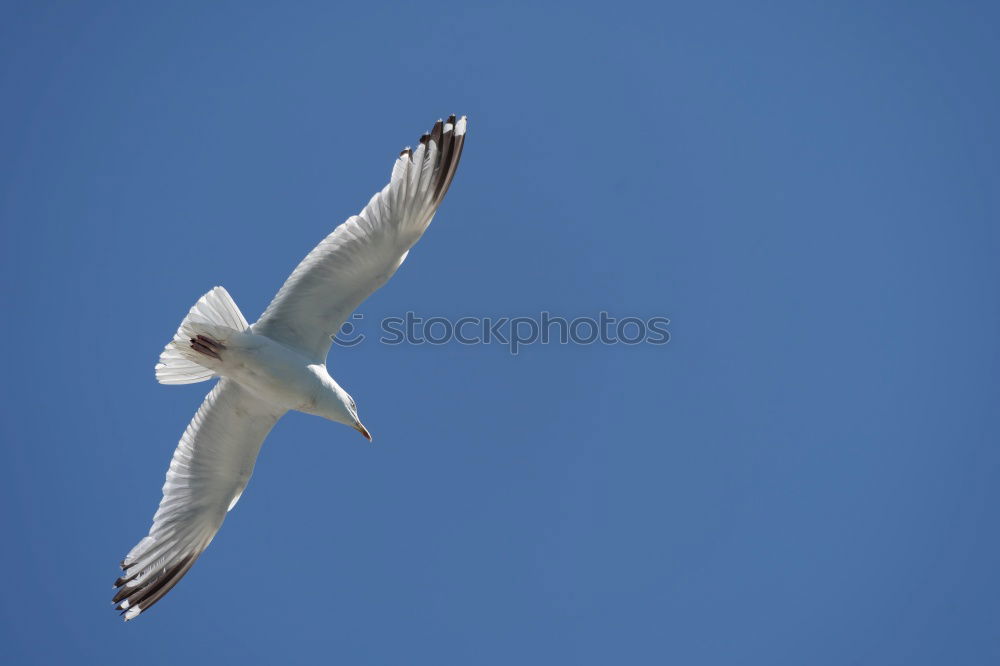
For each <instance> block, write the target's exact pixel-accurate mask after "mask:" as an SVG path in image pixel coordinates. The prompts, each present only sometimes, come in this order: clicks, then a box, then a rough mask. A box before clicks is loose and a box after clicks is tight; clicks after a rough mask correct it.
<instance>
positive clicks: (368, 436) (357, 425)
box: [354, 422, 372, 442]
mask: <svg viewBox="0 0 1000 666" xmlns="http://www.w3.org/2000/svg"><path fill="white" fill-rule="evenodd" d="M354 429H355V430H357V431H358V432H360V433H361V434H362V435H364V436H365V439H367V440H368V441H369V442H370V441H372V435H371V433H370V432H368V428H366V427H364V426H363V425H361V423H360V422H358V423H355V424H354Z"/></svg>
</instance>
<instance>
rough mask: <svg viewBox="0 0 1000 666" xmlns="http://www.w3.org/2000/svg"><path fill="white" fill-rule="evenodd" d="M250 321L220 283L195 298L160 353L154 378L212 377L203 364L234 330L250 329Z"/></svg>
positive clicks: (166, 381) (182, 381)
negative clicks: (172, 337) (196, 300)
mask: <svg viewBox="0 0 1000 666" xmlns="http://www.w3.org/2000/svg"><path fill="white" fill-rule="evenodd" d="M249 330H250V324H248V323H247V320H246V318H245V317H244V316H243V313H242V312H240V309H239V308H238V307H237V306H236V302H235V301H233V298H232V296H230V295H229V292H228V291H226V290H225V289H224V288H223V287H215V288H214V289H212V291H210V292H208V293H207V294H205V295H204V296H202V297H201V298H199V299H198V302H197V303H195V304H194V307H192V308H191V310H190V312H188V314H187V316H186V317H185V318H184V321H182V322H181V325H180V328H178V329H177V332H176V333H175V334H174V339H173V340H171V341H170V342H169V343H168V344H167V346H166V347H165V348H164V350H163V353H161V354H160V362H159V363H157V364H156V379H157V381H159V382H160V383H161V384H194V383H195V382H202V381H205V380H206V379H211V378H212V377H214V376H215V371H214V370H212V369H211V368H209V367H206V365H205V363H206V362H208V363H211V361H210V359H211V358H213V357H214V358H219V356H218V352H219V349H225V346H224V344H223V343H224V342H225V338H227V337H228V334H229V333H231V332H233V331H238V332H240V333H245V332H249Z"/></svg>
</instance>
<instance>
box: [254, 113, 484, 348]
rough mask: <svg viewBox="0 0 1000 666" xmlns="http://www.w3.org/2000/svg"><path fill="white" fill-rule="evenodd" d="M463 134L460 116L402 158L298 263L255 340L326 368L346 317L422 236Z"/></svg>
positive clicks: (446, 185) (458, 155)
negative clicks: (356, 209)
mask: <svg viewBox="0 0 1000 666" xmlns="http://www.w3.org/2000/svg"><path fill="white" fill-rule="evenodd" d="M465 127H466V119H465V117H464V116H463V117H462V118H459V119H457V120H456V119H455V116H451V117H450V118H448V120H447V121H440V120H439V121H438V122H437V123H436V124H435V125H434V128H433V129H432V130H431V132H429V133H428V134H425V135H423V136H422V137H421V139H420V144H419V145H418V146H417V148H416V150H411V149H409V148H406V149H405V150H403V151H402V152H401V153H400V154H399V158H398V159H397V160H396V163H395V166H394V167H393V170H392V177H391V179H390V181H389V184H388V185H386V186H385V187H384V188H383V189H382V191H381V192H378V193H377V194H376V195H375V196H373V197H372V199H371V201H369V202H368V205H367V206H365V209H364V210H363V211H361V213H360V214H358V215H355V216H353V217H351V218H349V219H348V220H347V221H346V222H344V223H343V224H341V225H340V226H339V227H337V228H336V229H334V231H333V233H331V234H330V235H329V236H327V237H326V238H325V239H324V240H323V241H322V242H321V243H320V244H319V245H317V246H316V247H315V248H314V249H313V250H312V252H310V253H309V254H308V256H306V258H305V259H303V260H302V262H301V263H300V264H299V265H298V267H297V268H296V269H295V270H294V271H293V272H292V274H291V276H290V277H289V278H288V280H286V281H285V284H284V285H283V286H282V287H281V290H280V291H279V292H278V294H277V295H276V296H275V297H274V300H273V301H271V304H270V305H269V306H268V308H267V310H265V311H264V314H263V315H261V318H260V319H259V320H258V321H257V323H255V324H254V325H253V330H254V332H255V333H260V334H262V335H266V336H268V337H270V338H272V339H274V340H277V341H279V342H281V343H283V344H285V345H287V346H289V347H293V348H295V349H297V350H299V351H300V352H302V353H304V354H306V355H307V356H308V357H309V358H311V359H313V360H314V361H316V362H319V363H321V362H323V361H324V360H325V359H326V355H327V352H328V351H329V349H330V343H331V339H332V337H333V336H334V335H336V333H337V331H338V330H340V327H341V325H343V323H344V321H346V319H347V317H349V316H350V314H351V313H352V312H353V311H354V310H355V308H357V307H358V305H359V304H360V303H361V302H362V301H363V300H364V299H365V298H367V297H368V296H369V295H370V294H371V293H372V292H373V291H375V290H376V289H378V288H379V287H381V286H382V285H383V284H385V282H386V281H387V280H388V279H389V278H390V277H392V274H393V273H395V272H396V269H397V268H399V265H400V264H402V263H403V260H404V259H405V258H406V254H407V252H409V250H410V248H411V247H412V246H413V244H414V243H416V242H417V240H419V238H420V236H421V235H422V234H423V233H424V230H426V229H427V226H428V225H429V224H430V222H431V219H432V218H433V217H434V213H435V212H436V211H437V209H438V206H440V205H441V201H442V200H443V199H444V195H445V193H446V192H447V191H448V188H449V186H450V185H451V182H452V179H453V178H454V176H455V170H456V169H457V168H458V162H459V159H460V158H461V155H462V147H463V146H464V143H465Z"/></svg>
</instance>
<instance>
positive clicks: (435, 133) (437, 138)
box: [431, 118, 444, 147]
mask: <svg viewBox="0 0 1000 666" xmlns="http://www.w3.org/2000/svg"><path fill="white" fill-rule="evenodd" d="M443 129H444V121H443V120H441V119H440V118H438V121H437V122H436V123H434V128H433V129H432V130H431V141H433V142H434V143H436V144H437V145H438V147H440V146H441V134H442V131H443Z"/></svg>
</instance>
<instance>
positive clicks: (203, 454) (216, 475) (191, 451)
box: [114, 378, 284, 620]
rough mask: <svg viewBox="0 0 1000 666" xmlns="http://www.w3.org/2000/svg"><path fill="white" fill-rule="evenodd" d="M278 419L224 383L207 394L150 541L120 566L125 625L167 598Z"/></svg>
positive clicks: (119, 599)
mask: <svg viewBox="0 0 1000 666" xmlns="http://www.w3.org/2000/svg"><path fill="white" fill-rule="evenodd" d="M282 414H284V411H283V410H281V409H277V408H275V407H274V406H272V405H270V404H269V403H267V402H264V401H263V400H260V399H258V398H256V397H255V396H254V395H253V394H251V393H250V392H248V391H247V390H246V389H244V388H242V387H241V386H240V385H239V384H237V383H236V382H233V381H231V380H229V379H225V378H224V379H222V380H220V381H219V383H218V384H216V386H215V388H213V389H212V391H211V393H209V394H208V396H207V397H206V398H205V401H204V402H203V403H202V404H201V407H200V408H198V412H197V413H196V414H195V415H194V418H193V419H192V420H191V423H190V425H188V427H187V430H185V431H184V436H183V437H181V441H180V444H178V445H177V449H176V450H175V451H174V457H173V460H171V461H170V469H168V470H167V481H166V483H164V484H163V499H162V500H161V501H160V508H159V509H158V510H157V511H156V515H154V516H153V526H152V528H150V530H149V536H147V537H145V538H144V539H143V540H142V541H140V542H139V543H138V544H137V545H136V547H135V548H133V549H132V550H131V551H130V552H129V554H128V555H127V556H126V557H125V559H124V560H123V561H122V569H124V570H125V572H124V573H123V574H122V576H121V578H119V579H118V580H116V581H115V587H117V588H118V593H117V594H116V595H115V598H114V603H116V604H118V609H119V610H121V611H122V613H123V615H124V616H125V619H126V620H131V619H132V618H134V617H136V616H137V615H139V613H141V612H143V611H145V610H146V609H147V608H149V607H150V606H152V605H153V604H155V603H156V602H157V601H159V600H160V599H161V598H162V597H163V595H165V594H166V593H167V592H169V591H170V589H171V588H172V587H173V586H174V585H176V584H177V581H179V580H180V579H181V578H182V577H183V576H184V574H186V573H187V571H188V569H190V568H191V565H193V564H194V562H195V560H196V559H198V556H199V555H201V552H202V551H203V550H205V548H206V547H207V546H208V544H209V543H210V542H211V541H212V538H213V537H215V533H216V532H218V531H219V527H220V526H221V525H222V520H223V518H225V517H226V512H227V511H229V509H231V508H233V506H234V505H235V504H236V501H237V500H238V499H239V497H240V494H241V493H242V492H243V489H244V488H245V487H246V485H247V482H248V481H249V480H250V474H251V473H252V472H253V466H254V463H255V462H256V460H257V454H258V452H260V445H261V444H262V443H263V442H264V438H265V437H267V433H268V432H270V431H271V428H273V427H274V424H275V423H277V422H278V419H279V418H281V416H282Z"/></svg>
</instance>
